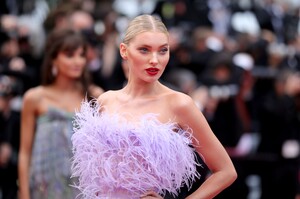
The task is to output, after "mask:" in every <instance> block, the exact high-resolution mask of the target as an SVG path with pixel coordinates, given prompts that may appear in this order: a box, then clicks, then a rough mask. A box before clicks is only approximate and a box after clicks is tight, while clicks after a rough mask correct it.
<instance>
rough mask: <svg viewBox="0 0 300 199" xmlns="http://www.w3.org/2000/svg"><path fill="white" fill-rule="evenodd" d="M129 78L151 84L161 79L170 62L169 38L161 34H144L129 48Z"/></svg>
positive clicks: (131, 43)
mask: <svg viewBox="0 0 300 199" xmlns="http://www.w3.org/2000/svg"><path fill="white" fill-rule="evenodd" d="M126 56H127V61H128V64H129V76H136V77H138V78H140V79H143V80H144V81H147V82H151V81H155V80H157V79H159V77H160V76H161V75H162V73H163V71H164V70H165V67H166V65H167V63H168V61H169V57H170V53H169V38H168V36H167V35H166V34H165V33H161V32H143V33H140V34H138V35H137V36H135V37H134V38H133V39H132V40H131V41H130V43H129V45H128V46H127V50H126Z"/></svg>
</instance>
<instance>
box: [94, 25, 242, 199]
mask: <svg viewBox="0 0 300 199" xmlns="http://www.w3.org/2000/svg"><path fill="white" fill-rule="evenodd" d="M120 54H121V56H122V58H123V59H124V61H125V62H126V64H127V65H128V84H127V85H126V86H125V87H124V88H123V89H121V90H117V91H107V92H105V93H104V94H102V95H100V96H99V98H98V102H99V103H100V104H101V105H102V107H103V109H102V110H101V111H106V112H109V113H130V114H131V115H132V117H130V121H131V120H132V122H138V121H139V117H140V116H142V115H144V114H145V113H157V114H158V119H159V120H160V121H161V122H163V123H165V122H168V121H170V120H171V121H173V122H175V123H177V124H178V125H179V126H180V127H181V128H183V129H187V128H189V129H191V130H192V133H193V135H194V137H195V138H196V140H198V141H199V143H197V142H196V141H195V142H194V145H195V147H196V150H197V152H198V153H199V154H201V155H202V156H203V157H204V161H205V163H206V164H207V166H208V167H209V169H210V170H211V172H212V174H211V175H210V176H209V177H208V178H207V180H206V181H205V182H204V183H203V184H202V185H201V187H199V188H198V189H197V190H196V191H195V192H194V193H193V194H191V195H190V196H188V197H187V198H188V199H209V198H213V197H215V196H216V195H217V194H218V193H220V192H221V191H222V190H224V189H225V188H226V187H228V186H230V185H231V184H232V183H233V182H234V180H235V179H236V178H237V174H236V171H235V168H234V166H233V164H232V162H231V160H230V158H229V156H228V154H227V152H226V151H225V149H224V148H223V146H222V145H221V144H220V142H219V140H218V139H217V138H216V136H215V135H214V133H213V132H212V130H211V128H210V127H209V125H208V123H207V121H206V119H205V118H204V116H203V114H202V113H201V112H200V111H199V109H198V107H197V106H196V104H195V103H194V101H193V100H192V98H191V97H190V96H188V95H186V94H183V93H181V92H177V91H174V90H171V89H170V88H168V87H166V86H164V85H162V84H161V83H160V82H159V81H158V80H159V78H160V77H161V75H162V73H163V71H164V70H165V67H166V65H167V63H168V61H169V38H168V35H167V34H165V33H162V32H159V31H156V30H153V31H146V32H142V33H139V34H137V35H136V36H135V37H134V38H133V39H132V40H130V42H129V43H128V44H124V43H121V44H120ZM154 68H155V69H156V70H155V71H156V72H155V73H149V72H147V70H149V69H151V70H152V69H154ZM152 71H154V70H152ZM199 145H200V147H199ZM141 198H143V199H146V198H161V197H160V196H159V195H157V194H156V193H154V192H152V191H149V192H147V193H145V194H144V195H142V196H141Z"/></svg>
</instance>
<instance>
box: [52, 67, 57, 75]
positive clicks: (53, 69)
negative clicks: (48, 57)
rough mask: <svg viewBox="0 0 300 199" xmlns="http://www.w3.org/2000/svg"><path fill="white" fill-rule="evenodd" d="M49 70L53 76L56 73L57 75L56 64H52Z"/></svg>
mask: <svg viewBox="0 0 300 199" xmlns="http://www.w3.org/2000/svg"><path fill="white" fill-rule="evenodd" d="M51 72H52V75H53V77H56V75H57V67H56V66H52V70H51Z"/></svg>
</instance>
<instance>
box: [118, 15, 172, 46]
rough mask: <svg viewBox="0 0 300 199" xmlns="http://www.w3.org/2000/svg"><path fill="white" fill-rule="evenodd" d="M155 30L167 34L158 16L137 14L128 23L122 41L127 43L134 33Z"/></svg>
mask: <svg viewBox="0 0 300 199" xmlns="http://www.w3.org/2000/svg"><path fill="white" fill-rule="evenodd" d="M147 31H156V32H162V33H165V34H166V35H169V33H168V30H167V28H166V26H165V25H164V23H163V22H162V21H161V20H160V18H158V17H156V16H153V15H148V14H144V15H139V16H137V17H135V18H134V19H133V20H132V21H131V22H130V23H129V24H128V27H127V29H126V31H125V36H124V39H123V43H124V44H126V45H128V44H129V42H130V40H132V39H133V38H134V37H135V36H136V35H138V34H140V33H143V32H147Z"/></svg>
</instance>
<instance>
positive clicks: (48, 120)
mask: <svg viewBox="0 0 300 199" xmlns="http://www.w3.org/2000/svg"><path fill="white" fill-rule="evenodd" d="M73 116H74V115H73V113H69V112H66V111H63V110H59V109H56V108H49V110H48V112H46V113H45V114H43V115H41V116H40V117H39V118H38V120H37V125H36V132H35V138H34V142H33V143H34V144H33V150H32V158H31V166H30V193H31V198H32V199H74V198H75V197H76V195H78V191H77V190H76V188H74V187H72V186H71V185H73V184H74V179H73V178H72V179H71V178H70V177H71V172H70V168H71V157H72V143H71V136H72V134H73V130H72V119H73Z"/></svg>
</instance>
